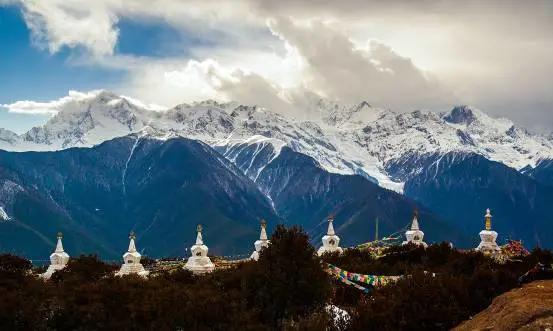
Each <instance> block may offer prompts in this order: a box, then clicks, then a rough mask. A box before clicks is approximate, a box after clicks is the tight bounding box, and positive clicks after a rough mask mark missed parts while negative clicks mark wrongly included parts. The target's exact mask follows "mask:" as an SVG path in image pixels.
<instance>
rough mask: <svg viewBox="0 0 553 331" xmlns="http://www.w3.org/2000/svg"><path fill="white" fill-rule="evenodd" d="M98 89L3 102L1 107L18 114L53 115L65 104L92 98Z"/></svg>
mask: <svg viewBox="0 0 553 331" xmlns="http://www.w3.org/2000/svg"><path fill="white" fill-rule="evenodd" d="M99 92H100V91H90V92H78V91H69V94H68V95H67V96H65V97H62V98H60V99H58V100H52V101H46V102H37V101H30V100H22V101H17V102H14V103H11V104H3V105H0V106H1V107H4V108H7V109H8V111H9V112H11V113H18V114H29V115H37V114H38V115H55V114H57V113H58V112H59V111H60V110H61V109H62V107H65V106H66V105H67V104H72V103H73V104H74V103H78V102H79V101H82V100H86V99H90V98H93V97H94V96H96V95H97V94H98V93H99Z"/></svg>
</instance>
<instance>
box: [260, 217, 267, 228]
mask: <svg viewBox="0 0 553 331" xmlns="http://www.w3.org/2000/svg"><path fill="white" fill-rule="evenodd" d="M261 227H264V228H266V227H267V221H265V220H264V219H263V218H262V219H261Z"/></svg>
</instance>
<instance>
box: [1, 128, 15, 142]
mask: <svg viewBox="0 0 553 331" xmlns="http://www.w3.org/2000/svg"><path fill="white" fill-rule="evenodd" d="M18 139H19V136H18V135H17V133H15V132H13V131H10V130H6V129H2V128H0V141H3V142H5V143H8V144H13V143H15V142H16V141H17V140H18Z"/></svg>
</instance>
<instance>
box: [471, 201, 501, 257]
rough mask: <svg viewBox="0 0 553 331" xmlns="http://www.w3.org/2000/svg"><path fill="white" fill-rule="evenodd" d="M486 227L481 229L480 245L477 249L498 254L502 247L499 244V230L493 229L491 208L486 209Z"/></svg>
mask: <svg viewBox="0 0 553 331" xmlns="http://www.w3.org/2000/svg"><path fill="white" fill-rule="evenodd" d="M484 217H485V219H486V229H485V230H482V231H480V245H478V247H476V250H478V251H480V252H482V253H484V254H492V255H493V254H496V253H498V252H499V251H501V248H499V246H498V245H497V242H496V240H497V232H495V231H492V214H491V213H490V209H489V208H488V209H486V215H485V216H484Z"/></svg>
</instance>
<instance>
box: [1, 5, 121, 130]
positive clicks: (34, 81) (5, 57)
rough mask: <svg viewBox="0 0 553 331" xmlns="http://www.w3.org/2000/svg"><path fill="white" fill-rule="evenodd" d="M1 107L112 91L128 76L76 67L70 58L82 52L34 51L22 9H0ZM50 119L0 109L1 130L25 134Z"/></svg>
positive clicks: (66, 50) (45, 116) (104, 70)
mask: <svg viewBox="0 0 553 331" xmlns="http://www.w3.org/2000/svg"><path fill="white" fill-rule="evenodd" d="M0 31H1V33H0V45H2V50H1V51H0V104H9V103H12V102H15V101H18V100H35V101H48V100H52V99H57V98H59V97H61V96H64V95H66V94H67V91H69V90H93V89H99V88H106V89H110V87H114V86H116V85H117V84H119V83H120V82H121V80H122V79H123V77H124V75H125V72H124V71H121V70H108V69H103V68H100V67H92V66H77V65H73V64H71V61H70V58H71V57H72V56H76V55H75V54H76V53H78V52H79V50H69V49H64V50H62V51H61V52H59V53H55V54H50V53H49V52H47V51H44V50H41V49H39V48H37V47H34V46H33V45H32V43H31V34H30V32H29V30H28V28H27V26H26V25H25V21H24V20H23V16H22V13H21V11H20V10H19V8H17V7H15V6H11V7H0ZM48 118H49V116H47V115H36V114H32V115H29V114H16V113H9V112H8V111H7V109H5V108H1V107H0V127H5V128H9V129H11V130H13V131H15V132H22V131H25V130H27V129H29V128H30V127H32V126H35V125H39V124H41V123H43V122H44V121H45V120H47V119H48Z"/></svg>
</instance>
